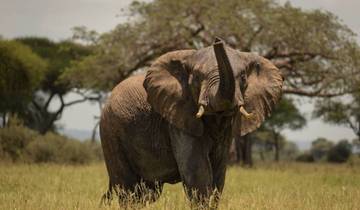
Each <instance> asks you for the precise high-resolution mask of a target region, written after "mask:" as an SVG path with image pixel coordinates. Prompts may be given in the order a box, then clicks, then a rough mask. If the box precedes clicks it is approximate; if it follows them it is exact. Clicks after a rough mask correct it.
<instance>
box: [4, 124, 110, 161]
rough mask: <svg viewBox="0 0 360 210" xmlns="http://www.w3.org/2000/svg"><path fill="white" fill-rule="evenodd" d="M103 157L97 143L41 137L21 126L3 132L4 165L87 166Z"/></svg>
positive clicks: (7, 128)
mask: <svg viewBox="0 0 360 210" xmlns="http://www.w3.org/2000/svg"><path fill="white" fill-rule="evenodd" d="M102 157H103V155H102V150H101V147H100V145H99V143H97V142H95V143H94V142H90V141H85V142H80V141H77V140H73V139H69V138H67V137H64V136H61V135H58V134H55V133H47V134H46V135H40V134H38V133H37V132H35V131H32V130H30V129H28V128H26V127H24V126H22V125H10V126H8V127H5V128H2V129H0V160H3V161H4V160H5V161H12V162H28V163H47V162H51V163H59V164H87V163H90V162H93V161H99V160H102Z"/></svg>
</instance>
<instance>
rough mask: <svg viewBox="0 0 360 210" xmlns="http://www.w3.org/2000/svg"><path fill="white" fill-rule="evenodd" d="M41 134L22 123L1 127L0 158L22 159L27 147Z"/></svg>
mask: <svg viewBox="0 0 360 210" xmlns="http://www.w3.org/2000/svg"><path fill="white" fill-rule="evenodd" d="M38 135H39V134H38V133H37V132H35V131H32V130H30V129H28V128H26V127H23V126H22V125H12V126H9V127H5V128H2V129H0V159H3V160H4V159H10V160H11V161H18V160H21V159H22V158H23V156H24V149H25V147H26V146H27V145H28V144H29V143H31V142H32V141H33V140H34V139H35V138H36V137H37V136H38Z"/></svg>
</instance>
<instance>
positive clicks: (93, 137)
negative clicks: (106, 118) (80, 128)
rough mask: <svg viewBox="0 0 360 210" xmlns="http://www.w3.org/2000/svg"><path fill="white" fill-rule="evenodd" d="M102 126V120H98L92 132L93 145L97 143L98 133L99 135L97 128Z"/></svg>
mask: <svg viewBox="0 0 360 210" xmlns="http://www.w3.org/2000/svg"><path fill="white" fill-rule="evenodd" d="M99 125H100V120H98V121H97V122H96V124H95V126H94V128H93V130H92V134H91V143H95V141H96V133H97V128H98V127H99Z"/></svg>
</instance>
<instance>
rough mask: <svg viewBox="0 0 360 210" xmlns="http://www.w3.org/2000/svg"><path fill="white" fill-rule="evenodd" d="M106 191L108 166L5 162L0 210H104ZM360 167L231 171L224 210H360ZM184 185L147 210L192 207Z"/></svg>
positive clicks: (283, 166) (264, 167) (298, 166)
mask: <svg viewBox="0 0 360 210" xmlns="http://www.w3.org/2000/svg"><path fill="white" fill-rule="evenodd" d="M106 188H107V176H106V171H105V167H104V165H103V164H100V163H99V164H94V165H89V166H61V165H11V164H0V209H119V206H118V205H117V203H116V202H114V201H113V202H112V204H111V205H110V206H107V207H101V208H99V201H100V197H101V196H102V194H103V193H104V192H105V190H106ZM359 198H360V166H350V165H348V164H344V165H328V164H300V163H291V164H284V163H283V164H278V165H274V164H271V165H261V166H257V167H256V168H254V169H244V168H240V167H230V168H229V170H228V173H227V179H226V184H225V189H224V193H223V197H222V199H221V203H220V209H276V210H278V209H360V202H359ZM188 208H189V207H188V203H187V200H186V198H185V195H184V193H183V190H182V187H181V184H177V185H165V189H164V191H163V194H162V196H161V198H160V199H159V200H158V201H157V202H155V203H154V204H150V205H148V206H146V207H145V208H144V209H169V210H170V209H171V210H173V209H188Z"/></svg>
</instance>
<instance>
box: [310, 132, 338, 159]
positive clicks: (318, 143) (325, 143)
mask: <svg viewBox="0 0 360 210" xmlns="http://www.w3.org/2000/svg"><path fill="white" fill-rule="evenodd" d="M333 146H334V144H333V143H332V142H331V141H329V140H327V139H325V138H321V137H320V138H317V139H315V140H314V141H313V142H312V143H311V149H310V152H311V155H312V156H313V157H314V160H316V161H319V160H324V159H325V157H326V156H327V154H328V153H329V151H330V150H331V149H332V147H333Z"/></svg>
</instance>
